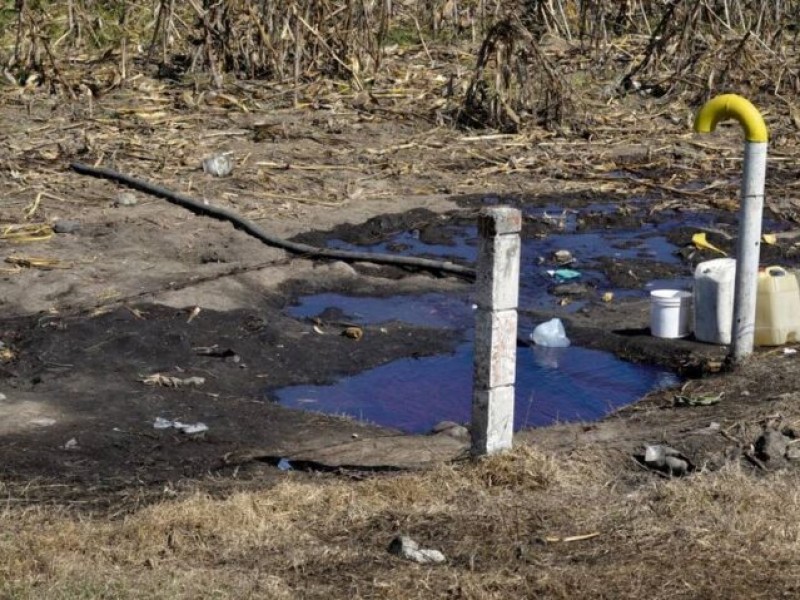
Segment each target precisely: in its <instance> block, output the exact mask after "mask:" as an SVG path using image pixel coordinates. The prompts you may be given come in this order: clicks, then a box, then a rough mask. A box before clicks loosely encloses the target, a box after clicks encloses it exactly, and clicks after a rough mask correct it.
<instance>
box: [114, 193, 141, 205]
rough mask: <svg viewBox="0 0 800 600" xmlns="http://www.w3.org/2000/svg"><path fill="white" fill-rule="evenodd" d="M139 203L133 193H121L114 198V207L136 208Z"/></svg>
mask: <svg viewBox="0 0 800 600" xmlns="http://www.w3.org/2000/svg"><path fill="white" fill-rule="evenodd" d="M138 202H139V201H138V200H137V199H136V196H135V195H134V193H133V192H128V191H123V192H120V193H119V194H117V197H116V198H114V206H136V204H137V203H138Z"/></svg>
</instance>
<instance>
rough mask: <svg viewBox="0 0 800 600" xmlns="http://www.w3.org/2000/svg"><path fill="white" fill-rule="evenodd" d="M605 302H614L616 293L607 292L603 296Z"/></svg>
mask: <svg viewBox="0 0 800 600" xmlns="http://www.w3.org/2000/svg"><path fill="white" fill-rule="evenodd" d="M602 298H603V302H611V301H612V300H614V292H606V293H604V294H603V296H602Z"/></svg>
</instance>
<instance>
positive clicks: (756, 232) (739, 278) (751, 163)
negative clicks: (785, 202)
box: [731, 142, 767, 363]
mask: <svg viewBox="0 0 800 600" xmlns="http://www.w3.org/2000/svg"><path fill="white" fill-rule="evenodd" d="M766 175H767V144H766V143H759V142H746V143H745V145H744V173H743V174H742V207H741V209H740V210H739V242H738V245H737V247H736V263H737V264H736V281H735V283H734V295H733V331H732V339H733V344H732V346H731V356H732V358H733V362H734V363H738V362H741V361H742V360H743V359H745V358H747V357H748V356H750V354H752V353H753V343H754V341H755V335H756V297H757V296H758V261H759V257H760V253H761V221H762V215H763V213H764V180H765V179H766Z"/></svg>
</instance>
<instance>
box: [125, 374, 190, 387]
mask: <svg viewBox="0 0 800 600" xmlns="http://www.w3.org/2000/svg"><path fill="white" fill-rule="evenodd" d="M139 381H141V382H142V383H143V384H145V385H158V386H161V387H174V388H177V387H187V386H195V387H196V386H201V385H203V384H204V383H205V382H206V379H205V377H185V378H181V377H171V376H169V375H162V374H161V373H154V374H153V375H148V376H147V377H144V378H143V379H140V380H139Z"/></svg>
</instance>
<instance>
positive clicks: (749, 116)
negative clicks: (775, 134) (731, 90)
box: [694, 94, 769, 143]
mask: <svg viewBox="0 0 800 600" xmlns="http://www.w3.org/2000/svg"><path fill="white" fill-rule="evenodd" d="M728 119H736V120H737V121H739V124H740V125H741V126H742V128H743V129H744V135H745V139H746V140H747V141H748V142H764V143H766V142H767V141H768V140H769V132H768V131H767V125H766V124H765V123H764V117H762V116H761V113H760V112H758V109H757V108H756V107H755V106H753V104H752V103H751V102H750V101H749V100H747V99H746V98H742V97H741V96H738V95H736V94H722V95H721V96H717V97H716V98H712V99H711V100H709V101H708V102H706V103H705V104H704V105H703V108H701V109H700V112H699V113H697V117H696V118H695V120H694V130H695V131H696V132H698V133H710V132H712V131H714V129H716V128H717V124H718V123H720V122H721V121H726V120H728Z"/></svg>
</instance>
